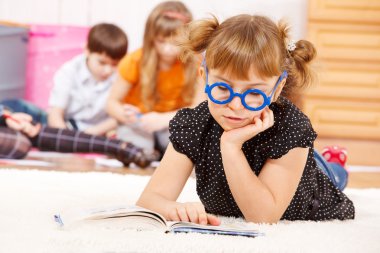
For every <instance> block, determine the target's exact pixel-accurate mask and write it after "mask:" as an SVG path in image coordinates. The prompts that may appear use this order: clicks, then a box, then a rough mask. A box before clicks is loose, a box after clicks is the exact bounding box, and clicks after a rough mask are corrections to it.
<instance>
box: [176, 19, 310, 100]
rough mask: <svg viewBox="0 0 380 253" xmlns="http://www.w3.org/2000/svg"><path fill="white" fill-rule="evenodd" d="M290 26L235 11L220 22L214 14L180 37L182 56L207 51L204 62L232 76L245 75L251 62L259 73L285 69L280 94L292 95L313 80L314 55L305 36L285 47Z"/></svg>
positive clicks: (244, 77)
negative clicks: (285, 76)
mask: <svg viewBox="0 0 380 253" xmlns="http://www.w3.org/2000/svg"><path fill="white" fill-rule="evenodd" d="M288 31H289V28H288V26H287V24H286V23H285V22H283V21H280V22H279V23H278V24H276V23H274V22H273V21H272V20H270V19H269V18H267V17H263V16H252V15H238V16H234V17H231V18H229V19H227V20H225V21H224V22H223V23H221V24H219V21H218V20H217V18H215V17H213V18H211V19H204V20H199V21H194V22H192V23H191V24H190V25H189V26H188V29H187V30H186V31H185V32H184V34H183V36H182V38H181V45H182V56H181V57H182V58H183V59H186V58H187V57H189V56H190V55H193V54H194V53H197V54H198V53H202V52H205V51H206V56H205V60H206V64H207V66H208V67H209V68H212V69H219V70H221V71H223V72H225V73H227V74H229V75H230V76H232V77H235V78H240V79H248V74H249V71H250V70H252V66H253V65H254V67H255V70H256V71H257V74H258V75H259V76H261V77H272V76H278V75H280V74H281V72H282V71H284V70H286V71H287V72H288V78H287V81H286V85H285V87H284V89H283V94H284V95H285V96H287V97H291V95H292V93H293V91H294V90H295V89H300V88H303V87H305V86H307V85H308V84H309V83H311V82H312V77H313V75H312V74H311V73H312V72H311V70H310V68H309V67H308V64H307V63H309V62H310V61H311V60H312V59H313V58H314V57H315V55H316V50H315V48H314V46H313V45H312V44H311V43H310V42H309V41H306V40H299V41H298V42H296V43H295V45H296V48H295V49H294V50H288V49H287V46H286V45H287V41H288V38H289V36H288Z"/></svg>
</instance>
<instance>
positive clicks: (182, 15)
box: [140, 1, 197, 109]
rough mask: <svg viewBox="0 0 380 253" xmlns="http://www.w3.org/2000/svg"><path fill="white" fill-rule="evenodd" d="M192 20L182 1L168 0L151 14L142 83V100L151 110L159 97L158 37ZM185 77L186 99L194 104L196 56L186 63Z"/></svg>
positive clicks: (141, 72) (145, 46)
mask: <svg viewBox="0 0 380 253" xmlns="http://www.w3.org/2000/svg"><path fill="white" fill-rule="evenodd" d="M191 20H192V15H191V13H190V11H189V10H188V9H187V7H186V6H185V5H184V4H183V3H181V2H179V1H167V2H162V3H160V4H158V5H157V6H156V7H155V8H154V9H153V10H152V12H151V13H150V15H149V17H148V19H147V21H146V24H145V32H144V42H143V49H142V52H143V53H142V59H141V62H140V70H141V71H140V84H141V88H142V92H141V95H142V100H143V102H144V104H145V106H146V107H147V108H148V109H152V108H153V106H154V104H155V103H156V102H157V101H158V100H159V97H157V92H155V88H156V81H157V72H158V70H157V68H158V55H157V52H156V50H155V47H154V40H155V39H156V38H157V37H158V36H162V37H168V36H173V35H176V34H177V32H178V31H179V29H180V28H182V27H184V24H185V23H187V22H189V21H191ZM183 64H184V71H185V78H184V82H185V84H184V89H183V92H182V100H183V101H184V102H185V103H186V104H190V103H191V100H192V98H193V94H194V88H195V87H194V84H195V80H196V74H197V68H196V61H195V59H194V57H189V58H187V59H186V61H184V62H183Z"/></svg>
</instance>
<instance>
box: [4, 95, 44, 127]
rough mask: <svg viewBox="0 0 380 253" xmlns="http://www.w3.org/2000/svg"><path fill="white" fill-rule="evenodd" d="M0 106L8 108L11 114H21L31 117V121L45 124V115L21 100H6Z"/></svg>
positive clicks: (40, 110) (42, 111)
mask: <svg viewBox="0 0 380 253" xmlns="http://www.w3.org/2000/svg"><path fill="white" fill-rule="evenodd" d="M0 104H2V105H4V106H6V107H8V108H9V109H10V110H11V111H12V112H23V113H26V114H29V115H30V116H32V118H33V121H34V122H36V123H40V124H41V125H46V124H47V113H46V112H45V111H44V110H42V109H40V108H38V107H37V106H35V105H33V104H31V103H29V102H26V101H25V100H22V99H7V100H3V101H1V102H0Z"/></svg>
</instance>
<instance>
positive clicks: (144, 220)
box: [54, 206, 263, 237]
mask: <svg viewBox="0 0 380 253" xmlns="http://www.w3.org/2000/svg"><path fill="white" fill-rule="evenodd" d="M54 220H55V222H56V223H57V224H58V225H59V226H60V227H62V228H64V227H67V226H77V225H80V224H81V223H86V224H93V225H96V226H107V227H110V226H111V227H113V226H117V227H121V228H127V229H128V228H129V229H134V230H139V231H146V230H162V231H163V232H165V233H202V234H219V235H231V236H245V237H257V236H262V235H263V233H261V232H259V231H258V230H256V229H252V227H251V226H248V225H247V224H240V223H239V224H228V225H221V226H211V225H200V224H197V223H192V222H183V221H167V220H166V219H165V218H164V217H163V216H162V215H160V214H159V213H156V212H154V211H151V210H148V209H145V208H142V207H138V206H118V207H109V208H96V209H90V210H84V211H80V212H75V213H67V214H64V213H63V214H56V215H54Z"/></svg>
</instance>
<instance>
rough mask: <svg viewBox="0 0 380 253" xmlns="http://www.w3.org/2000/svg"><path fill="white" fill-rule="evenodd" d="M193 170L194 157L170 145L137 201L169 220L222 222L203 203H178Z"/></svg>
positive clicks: (138, 203) (217, 223)
mask: <svg viewBox="0 0 380 253" xmlns="http://www.w3.org/2000/svg"><path fill="white" fill-rule="evenodd" d="M192 170H193V163H192V162H191V160H190V159H189V158H188V157H187V156H185V155H183V154H181V153H178V152H177V151H176V150H175V149H174V148H173V146H172V144H169V146H168V148H167V150H166V152H165V155H164V157H163V159H162V160H161V162H160V165H159V167H158V168H157V169H156V171H155V172H154V174H153V175H152V177H151V179H150V181H149V183H148V185H147V186H146V187H145V189H144V191H143V193H142V194H141V196H140V198H139V200H138V201H137V203H136V204H137V205H138V206H141V207H145V208H147V209H150V210H153V211H156V212H158V213H160V214H162V215H163V216H164V217H165V218H166V219H168V220H175V221H177V220H181V221H191V222H196V223H201V224H207V223H210V224H212V225H219V224H220V221H219V219H217V218H216V217H215V216H213V215H209V214H206V212H205V210H204V207H203V205H202V204H201V203H179V202H176V200H177V198H178V196H179V194H180V193H181V191H182V189H183V187H184V185H185V183H186V181H187V179H188V178H189V176H190V174H191V171H192Z"/></svg>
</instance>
